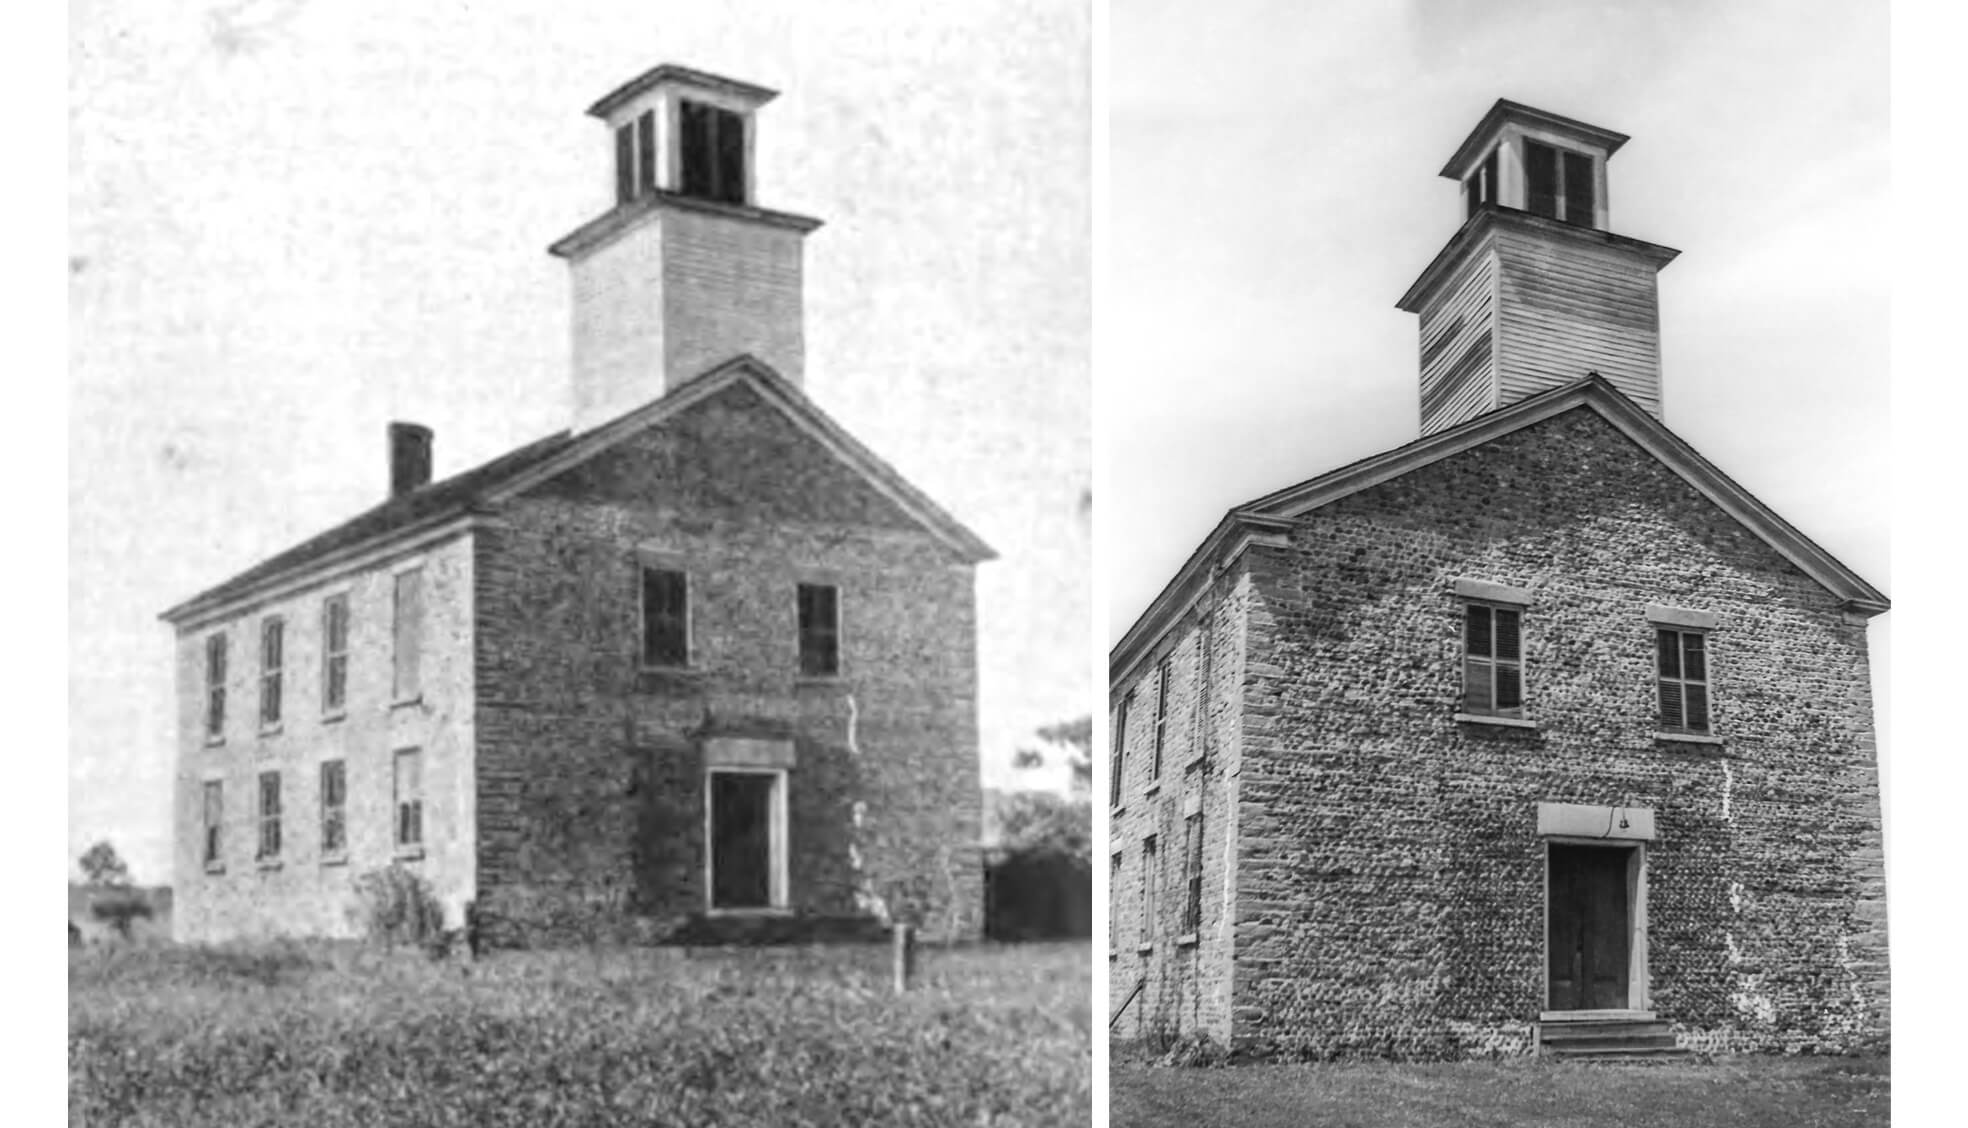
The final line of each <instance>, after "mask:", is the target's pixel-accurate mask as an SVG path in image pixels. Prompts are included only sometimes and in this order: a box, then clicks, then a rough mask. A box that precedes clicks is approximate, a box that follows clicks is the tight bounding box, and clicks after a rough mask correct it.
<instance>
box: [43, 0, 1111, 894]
mask: <svg viewBox="0 0 1968 1128" xmlns="http://www.w3.org/2000/svg"><path fill="white" fill-rule="evenodd" d="M1088 23H1089V18H1088V14H1087V12H1086V10H1085V9H1084V8H1083V6H1081V5H1077V4H1070V3H1069V4H1060V3H1050V2H1047V0H1029V2H1026V0H1021V2H1013V3H1003V2H995V0H968V2H961V3H951V2H944V3H939V4H935V5H912V4H902V3H879V4H860V5H850V6H845V7H843V6H836V5H809V4H801V3H790V2H789V3H762V2H758V0H752V2H748V3H746V4H743V5H704V4H680V3H651V2H647V0H639V2H637V3H582V4H578V5H572V4H567V3H501V4H496V5H487V4H465V3H429V4H403V3H377V2H372V0H355V2H340V3H335V4H326V3H307V2H303V0H248V2H244V3H238V2H233V3H219V4H155V3H138V2H136V0H88V2H77V3H72V4H71V5H70V26H69V36H70V50H69V79H68V81H69V130H68V147H69V154H68V155H69V172H68V205H69V219H68V236H69V238H68V242H69V260H70V263H69V282H68V286H69V289H68V294H69V319H68V329H69V342H70V343H69V355H68V361H69V386H68V411H69V419H70V426H69V430H68V491H67V498H68V521H69V532H68V576H69V583H70V588H69V590H70V598H69V602H68V642H69V645H68V688H69V738H68V765H69V770H68V783H69V821H68V842H67V849H68V858H67V862H68V864H69V867H70V869H71V870H72V868H73V860H74V858H75V857H76V856H77V855H78V854H79V853H80V852H81V851H82V850H83V849H85V848H86V847H87V845H88V844H89V843H91V842H93V841H95V840H97V839H99V838H103V837H107V838H110V839H111V840H112V841H113V842H114V843H115V844H116V845H117V846H118V847H119V849H121V850H122V852H123V853H124V855H125V857H126V858H127V859H128V860H129V861H130V863H131V865H132V868H133V869H134V870H135V871H136V876H137V878H138V880H140V881H147V882H157V881H164V880H168V865H169V861H168V858H169V852H168V847H169V834H170V828H169V823H168V803H169V789H170V780H171V765H172V762H173V756H174V755H175V750H174V748H173V747H172V736H171V732H172V724H173V718H172V711H173V709H174V705H173V702H172V694H173V689H172V685H171V679H172V657H171V655H172V644H171V634H170V631H169V629H168V628H167V627H166V626H165V625H164V624H162V623H160V622H159V621H158V620H157V615H158V613H159V612H161V611H163V610H164V609H165V608H166V607H169V606H171V605H172V604H174V603H176V602H178V601H179V600H182V599H184V598H186V597H188V596H190V595H192V594H194V593H196V592H198V591H200V590H203V589H204V588H207V587H209V586H212V585H214V584H216V583H218V582H220V581H222V580H224V579H226V578H227V577H229V576H231V575H232V574H234V573H236V572H238V571H240V570H242V569H243V568H245V567H247V566H249V565H251V564H253V563H255V562H257V561H258V560H260V559H262V558H264V557H266V556H267V555H270V554H271V553H273V552H276V551H278V550H280V549H282V548H285V547H287V546H288V545H290V544H293V543H295V542H297V541H299V540H302V539H304V538H306V537H308V536H310V535H312V534H314V533H316V532H319V531H321V530H322V529H324V528H326V527H328V526H330V525H332V524H333V523H335V522H338V521H340V520H342V519H344V518H346V517H348V516H352V515H353V514H355V513H356V512H359V511H361V510H363V509H365V508H367V507H369V506H371V505H373V504H375V503H376V502H378V501H380V500H381V499H382V498H383V496H384V494H385V491H386V474H385V464H384V457H383V452H384V446H383V434H384V424H385V422H386V421H388V420H392V419H410V420H416V421H418V422H422V423H425V424H427V425H429V426H431V427H433V428H434V429H435V431H436V442H435V453H436V462H437V467H436V469H437V473H438V475H439V476H443V475H445V474H449V473H452V472H456V471H458V470H461V469H465V468H467V467H469V466H472V465H475V464H477V463H479V462H481V461H483V460H485V459H487V458H491V457H493V456H496V455H498V454H500V453H502V452H504V451H506V450H508V449H510V448H512V447H514V446H517V445H519V444H521V443H524V442H526V441H529V440H531V439H534V438H537V437H540V436H542V435H545V434H548V433H551V432H553V431H556V430H559V429H560V428H562V427H564V426H566V424H567V422H568V412H569V399H568V394H569V393H568V361H569V347H568V340H569V336H568V335H569V326H568V293H567V281H566V276H565V266H564V264H563V263H562V262H561V261H559V260H557V259H554V258H552V257H550V256H549V255H548V254H547V252H546V247H547V245H548V244H549V243H551V242H552V241H554V240H555V239H557V238H559V237H560V236H562V235H564V234H566V233H568V232H569V231H572V230H573V229H574V228H575V227H577V226H579V225H580V224H582V223H584V222H585V221H587V220H589V219H591V218H593V217H594V216H596V215H598V214H600V213H601V212H603V211H604V210H606V209H607V207H609V206H610V205H611V203H612V197H611V195H610V191H611V189H610V184H611V181H610V175H611V171H610V162H611V160H612V150H611V148H610V144H611V141H610V138H609V137H608V135H607V132H606V130H605V129H604V128H603V126H602V125H601V124H600V123H598V122H596V121H594V120H593V119H591V118H588V117H587V116H586V115H585V112H584V111H585V109H586V107H587V106H588V105H589V104H590V103H591V102H593V101H594V100H595V99H596V98H598V97H600V96H601V95H602V94H604V93H606V92H608V91H609V90H611V89H613V88H614V87H615V86H616V85H618V84H619V83H621V82H622V81H625V80H627V79H628V78H631V77H633V76H634V75H636V74H639V73H641V72H642V71H643V70H646V69H647V68H649V67H651V66H653V65H655V64H657V63H660V62H676V63H682V64H684V65H687V66H692V67H696V68H698V69H702V70H708V71H711V72H714V73H720V74H726V75H729V76H731V77H734V78H739V79H743V80H747V81H751V82H755V83H758V84H760V85H764V86H768V87H771V88H774V89H777V90H779V91H780V92H781V96H780V97H779V99H778V100H776V101H774V102H773V103H772V104H770V105H768V106H766V107H765V108H764V109H763V110H762V111H760V116H759V141H758V156H757V159H758V162H759V172H758V184H759V192H758V200H759V202H760V203H761V204H762V205H764V206H767V207H772V208H777V209H780V210H785V211H791V212H797V213H801V214H806V215H812V216H815V217H818V218H820V219H822V220H824V221H826V226H824V227H822V228H821V229H820V230H819V231H818V232H816V233H814V234H813V235H812V236H810V237H809V238H808V240H807V243H806V327H807V379H806V390H807V392H808V393H809V394H810V395H811V396H812V397H813V398H814V399H815V400H816V401H817V402H818V403H819V404H820V406H821V407H822V408H823V409H824V410H826V411H827V412H828V413H829V414H831V415H832V416H833V417H834V418H835V419H836V420H838V421H839V422H840V423H841V424H843V425H844V426H845V427H846V428H847V429H848V430H849V431H851V432H853V433H854V434H855V435H856V436H857V437H859V438H860V439H861V440H862V441H863V442H864V443H866V444H867V445H868V446H870V447H871V448H872V449H874V450H875V451H876V452H877V453H878V454H880V455H882V456H883V457H884V458H885V459H887V460H888V461H889V462H890V463H891V464H893V465H894V466H896V467H897V468H898V469H899V470H900V471H901V472H902V473H903V474H904V475H905V476H907V477H908V478H910V479H911V480H912V481H913V482H914V483H915V484H916V485H918V486H919V487H921V488H922V489H923V490H925V491H926V492H927V493H928V494H929V495H930V496H931V497H933V498H935V499H937V501H938V502H939V503H941V504H942V505H943V506H944V507H945V508H946V509H948V510H950V511H951V512H952V513H953V514H955V515H956V516H957V517H958V519H960V520H962V521H964V522H965V523H966V524H968V525H969V526H970V527H971V528H972V529H973V530H975V531H976V532H977V533H978V534H979V535H981V536H982V537H983V538H984V539H985V540H986V541H987V542H988V543H990V544H991V545H992V546H993V547H995V548H996V549H997V550H998V552H999V554H1000V559H998V560H996V561H993V562H990V563H987V564H985V565H983V566H982V567H981V568H980V569H979V571H978V593H979V595H978V598H979V635H980V644H979V648H980V675H979V676H980V726H981V729H982V755H983V760H984V763H983V765H982V769H983V772H984V776H985V778H986V780H987V782H1002V781H1005V780H1006V779H1008V778H1009V773H1010V761H1011V757H1012V755H1013V753H1014V752H1015V751H1016V749H1017V747H1018V746H1019V745H1020V744H1021V743H1024V742H1027V741H1028V740H1029V738H1030V734H1031V733H1032V731H1033V730H1035V729H1036V728H1038V727H1039V726H1041V725H1046V724H1050V723H1054V722H1058V721H1062V720H1066V719H1069V718H1071V717H1075V716H1080V715H1083V714H1085V713H1086V712H1087V710H1088V706H1087V702H1088V700H1089V699H1090V695H1091V677H1090V671H1089V668H1088V665H1087V662H1086V639H1087V637H1088V634H1089V632H1090V631H1092V630H1093V616H1092V596H1091V591H1090V581H1089V574H1090V570H1089V563H1088V556H1089V553H1090V551H1091V533H1090V524H1089V514H1088V512H1087V510H1086V508H1085V506H1084V498H1085V496H1086V490H1087V488H1088V487H1089V485H1090V484H1091V480H1092V470H1091V453H1090V439H1089V433H1090V426H1091V424H1090V398H1091V396H1090V374H1089V357H1088V350H1089V336H1090V329H1089V308H1088V307H1089V301H1090V287H1091V282H1090V273H1091V266H1090V255H1091V252H1090V248H1089V240H1090V224H1091V207H1092V203H1091V193H1090V189H1089V187H1088V178H1089V165H1090V159H1091V158H1090V153H1091V139H1090V122H1091V118H1092V114H1091V108H1090V105H1089V102H1088V99H1089V97H1090V89H1089V74H1088V67H1089V55H1088V50H1087V40H1088V35H1089V27H1088Z"/></svg>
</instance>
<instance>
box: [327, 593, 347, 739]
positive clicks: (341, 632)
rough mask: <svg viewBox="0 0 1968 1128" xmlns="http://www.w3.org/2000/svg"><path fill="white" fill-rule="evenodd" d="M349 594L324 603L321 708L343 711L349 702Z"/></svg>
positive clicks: (337, 711)
mask: <svg viewBox="0 0 1968 1128" xmlns="http://www.w3.org/2000/svg"><path fill="white" fill-rule="evenodd" d="M348 633H349V605H348V596H346V595H331V596H329V597H328V598H327V599H325V600H323V601H322V604H321V711H322V712H324V713H331V714H332V713H339V712H341V711H342V710H343V709H344V708H345V707H347V705H348Z"/></svg>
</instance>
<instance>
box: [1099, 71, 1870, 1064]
mask: <svg viewBox="0 0 1968 1128" xmlns="http://www.w3.org/2000/svg"><path fill="white" fill-rule="evenodd" d="M1625 141H1626V138H1625V137H1623V136H1622V135H1620V134H1617V133H1614V132H1611V131H1609V130H1605V129H1601V128H1598V127H1595V126H1591V125H1586V124H1584V123H1582V122H1578V121H1573V120H1570V119H1567V118H1563V117H1559V116H1557V115H1555V114H1550V113H1546V112H1543V111H1541V110H1536V109H1532V108H1530V107H1526V106H1521V105H1516V104H1513V103H1510V102H1503V101H1500V102H1498V103H1497V104H1496V105H1495V106H1494V107H1493V108H1492V109H1491V110H1490V111H1489V112H1488V114H1486V115H1485V116H1484V117H1483V119H1482V120H1481V122H1480V123H1479V124H1478V125H1477V127H1476V129H1475V130H1474V132H1472V133H1471V134H1470V135H1469V137H1468V139H1467V140H1466V141H1465V142H1464V143H1463V144H1462V146H1461V147H1460V148H1459V149H1458V150H1457V151H1456V153H1455V155H1454V156H1453V157H1452V158H1451V159H1450V161H1449V163H1448V165H1447V167H1445V168H1444V169H1443V171H1442V175H1444V176H1446V177H1449V178H1452V179H1454V180H1457V181H1458V182H1460V183H1461V185H1462V189H1463V197H1464V203H1465V208H1466V211H1465V216H1466V221H1465V222H1464V223H1463V225H1462V227H1461V228H1460V230H1458V231H1457V232H1456V234H1455V235H1454V237H1453V238H1451V239H1450V240H1449V242H1448V244H1447V246H1446V247H1444V248H1443V249H1442V251H1441V252H1440V253H1439V254H1438V255H1437V256H1436V258H1435V259H1434V261H1433V262H1431V263H1430V264H1429V265H1428V267H1427V268H1426V269H1425V270H1424V271H1423V272H1422V274H1421V276H1420V278H1419V279H1418V280H1417V281H1416V282H1415V283H1414V285H1413V286H1412V287H1411V288H1410V289H1409V291H1408V292H1407V294H1406V295H1404V296H1403V297H1402V299H1401V301H1400V303H1399V306H1400V308H1401V309H1402V310H1404V311H1407V312H1411V313H1415V314H1417V315H1419V319H1420V380H1421V383H1420V395H1419V399H1420V432H1421V437H1420V438H1418V439H1416V440H1415V441H1413V442H1411V443H1408V444H1406V445H1404V446H1401V447H1398V448H1395V449H1393V450H1389V451H1386V452H1384V453H1382V454H1378V455H1375V456H1373V457H1370V458H1366V459H1363V460H1361V461H1358V462H1355V463H1353V464H1351V465H1348V466H1343V467H1340V468H1339V469H1336V470H1333V471H1331V472H1330V473H1327V474H1324V475H1321V476H1320V477H1317V478H1314V479H1312V480H1310V481H1307V482H1301V483H1298V484H1296V485H1290V486H1287V487H1285V488H1283V489H1280V490H1278V491H1277V492H1275V493H1272V494H1270V495H1268V496H1265V497H1261V498H1258V499H1256V500H1254V501H1252V502H1250V503H1248V504H1246V505H1241V506H1238V507H1236V508H1234V509H1232V510H1231V511H1230V512H1229V513H1228V514H1226V515H1225V516H1224V518H1223V519H1222V521H1221V523H1220V524H1218V525H1217V527H1216V528H1215V529H1214V531H1212V532H1211V533H1210V535H1209V536H1208V537H1207V538H1206V539H1205V540H1204V541H1203V543H1202V544H1201V546H1199V547H1198V548H1197V549H1196V550H1195V552H1194V553H1193V554H1192V555H1191V556H1190V557H1189V559H1188V561H1187V562H1186V563H1185V564H1184V565H1183V567H1182V568H1181V570H1180V571H1179V572H1178V573H1177V574H1176V576H1175V577H1174V578H1173V579H1172V580H1171V581H1170V582H1169V583H1168V585H1167V586H1166V587H1165V588H1164V589H1163V590H1162V591H1161V593H1160V594H1159V595H1158V596H1157V597H1156V598H1155V600H1154V601H1153V602H1152V603H1151V605H1150V606H1149V607H1148V608H1147V610H1146V611H1145V612H1144V613H1143V614H1142V616H1141V617H1140V619H1139V620H1138V621H1137V622H1136V623H1135V624H1134V625H1133V626H1132V628H1131V629H1130V630H1129V631H1128V632H1127V633H1126V635H1125V636H1124V637H1123V638H1122V640H1121V641H1120V642H1119V643H1118V644H1117V645H1116V646H1115V648H1114V649H1113V651H1112V652H1111V655H1110V661H1111V665H1110V675H1111V689H1110V709H1111V714H1110V716H1111V726H1112V727H1111V732H1112V733H1113V745H1112V748H1111V751H1110V755H1111V763H1110V767H1111V774H1110V776H1109V781H1110V789H1111V790H1110V794H1109V799H1110V803H1111V808H1112V819H1111V826H1112V836H1111V840H1110V841H1111V849H1112V851H1113V853H1112V856H1111V858H1110V859H1109V864H1110V867H1111V868H1110V876H1111V877H1112V890H1113V893H1112V897H1113V900H1112V903H1111V912H1112V917H1111V919H1112V921H1113V925H1112V936H1111V938H1110V945H1111V949H1112V950H1111V953H1110V956H1109V983H1110V987H1111V990H1112V992H1113V996H1112V997H1113V999H1114V1000H1115V1005H1116V1006H1117V1007H1120V1006H1121V1004H1122V1002H1123V1000H1131V1001H1128V1002H1127V1003H1126V1006H1125V1009H1122V1010H1121V1011H1120V1015H1119V1022H1118V1024H1117V1026H1116V1033H1117V1035H1119V1036H1121V1037H1150V1036H1157V1037H1172V1036H1191V1035H1194V1036H1201V1037H1204V1038H1207V1039H1209V1040H1211V1041H1213V1042H1215V1043H1218V1044H1219V1045H1227V1046H1229V1047H1231V1048H1233V1049H1235V1050H1238V1051H1242V1052H1247V1053H1253V1054H1265V1053H1277V1054H1285V1055H1292V1056H1307V1057H1335V1056H1354V1055H1371V1056H1391V1057H1419V1058H1436V1057H1448V1058H1452V1057H1460V1056H1466V1055H1471V1054H1490V1053H1502V1054H1524V1053H1532V1052H1560V1053H1581V1052H1591V1053H1599V1054H1647V1053H1658V1052H1670V1053H1671V1052H1677V1051H1679V1052H1685V1051H1687V1050H1714V1051H1737V1050H1786V1051H1796V1050H1841V1049H1846V1048H1849V1047H1853V1046H1857V1045H1861V1044H1869V1043H1876V1042H1878V1041H1880V1040H1882V1039H1883V1038H1884V1037H1885V1034H1886V1024H1887V985H1888V984H1887V965H1886V931H1885V929H1886V916H1885V889H1884V873H1883V865H1884V862H1883V855H1882V840H1881V825H1880V807H1879V794H1878V785H1877V779H1878V777H1877V753H1876V749H1875V745H1874V727H1873V711H1872V700H1871V695H1870V685H1869V674H1868V668H1867V653H1866V625H1867V622H1868V620H1869V619H1870V618H1871V617H1872V616H1874V615H1878V614H1880V613H1882V612H1884V611H1885V610H1886V609H1887V601H1886V598H1885V597H1884V596H1883V595H1882V594H1881V593H1880V592H1879V591H1878V590H1877V589H1876V588H1874V587H1873V586H1872V585H1870V584H1868V583H1867V582H1866V581H1865V580H1863V579H1862V578H1860V577H1859V576H1858V575H1856V574H1854V573H1853V572H1852V571H1851V570H1850V569H1849V568H1847V567H1845V566H1843V565H1842V564H1840V563H1839V562H1838V561H1837V560H1835V559H1833V558H1832V557H1831V556H1830V555H1829V554H1828V553H1826V552H1825V551H1824V550H1823V549H1822V548H1820V547H1818V546H1817V545H1816V544H1814V543H1812V542H1811V541H1810V540H1809V539H1808V538H1807V537H1805V536H1804V535H1803V534H1802V533H1800V532H1799V531H1798V530H1797V529H1796V528H1794V527H1793V526H1791V525H1790V524H1788V523H1787V522H1785V521H1784V519H1783V518H1782V517H1780V516H1779V515H1777V514H1776V513H1774V512H1772V511H1771V510H1770V509H1769V508H1768V507H1767V506H1765V505H1763V504H1762V503H1761V502H1759V501H1758V500H1757V499H1756V498H1755V497H1752V496H1751V495H1750V494H1749V493H1748V492H1747V491H1745V490H1744V489H1743V488H1742V487H1741V486H1739V485H1737V484H1736V483H1735V482H1733V481H1731V480H1730V479H1729V478H1728V476H1726V475H1725V474H1723V473H1722V472H1721V471H1720V470H1718V469H1717V468H1716V467H1715V466H1714V465H1713V464H1711V463H1710V462H1708V461H1707V460H1705V459H1704V458H1703V457H1702V456H1701V454H1700V453H1698V452H1697V451H1695V450H1694V449H1693V448H1692V447H1690V446H1689V445H1688V444H1687V443H1686V442H1685V441H1683V440H1682V439H1681V438H1679V437H1678V436H1676V435H1675V434H1674V432H1673V431H1671V430H1670V429H1669V428H1668V427H1667V426H1665V425H1664V423H1663V422H1662V406H1661V405H1662V394H1661V393H1662V384H1661V375H1660V348H1659V315H1658V306H1657V302H1656V296H1657V290H1656V275H1657V273H1658V271H1659V270H1660V269H1661V268H1662V267H1664V266H1666V265H1667V264H1668V263H1669V262H1670V261H1671V260H1672V259H1673V258H1674V257H1675V255H1676V253H1677V252H1675V251H1673V250H1671V249H1669V248H1666V247H1661V246H1657V245H1654V244H1651V243H1646V242H1642V241H1640V240H1636V239H1631V238H1627V237H1624V236H1620V235H1616V234H1613V233H1612V232H1611V230H1610V226H1609V223H1608V216H1607V209H1606V200H1607V191H1606V168H1607V162H1608V160H1609V159H1610V158H1611V157H1612V155H1613V154H1614V152H1615V151H1617V150H1618V149H1619V147H1620V146H1621V144H1622V143H1624V142H1625Z"/></svg>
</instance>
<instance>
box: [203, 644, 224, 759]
mask: <svg viewBox="0 0 1968 1128" xmlns="http://www.w3.org/2000/svg"><path fill="white" fill-rule="evenodd" d="M225 693H226V636H224V635H222V634H215V635H212V636H211V637H209V638H207V639H206V640H205V737H206V739H208V740H218V739H220V738H222V737H224V736H225V709H226V700H225Z"/></svg>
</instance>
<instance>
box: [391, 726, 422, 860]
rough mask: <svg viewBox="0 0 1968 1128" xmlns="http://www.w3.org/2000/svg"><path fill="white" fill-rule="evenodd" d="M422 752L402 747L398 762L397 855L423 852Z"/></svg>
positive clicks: (396, 764)
mask: <svg viewBox="0 0 1968 1128" xmlns="http://www.w3.org/2000/svg"><path fill="white" fill-rule="evenodd" d="M423 759H424V757H423V752H422V751H421V750H419V749H416V748H400V749H398V750H397V753H396V761H395V781H394V791H395V805H396V848H397V852H398V853H410V854H415V853H420V852H421V850H422V847H423V844H424V766H423Z"/></svg>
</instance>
